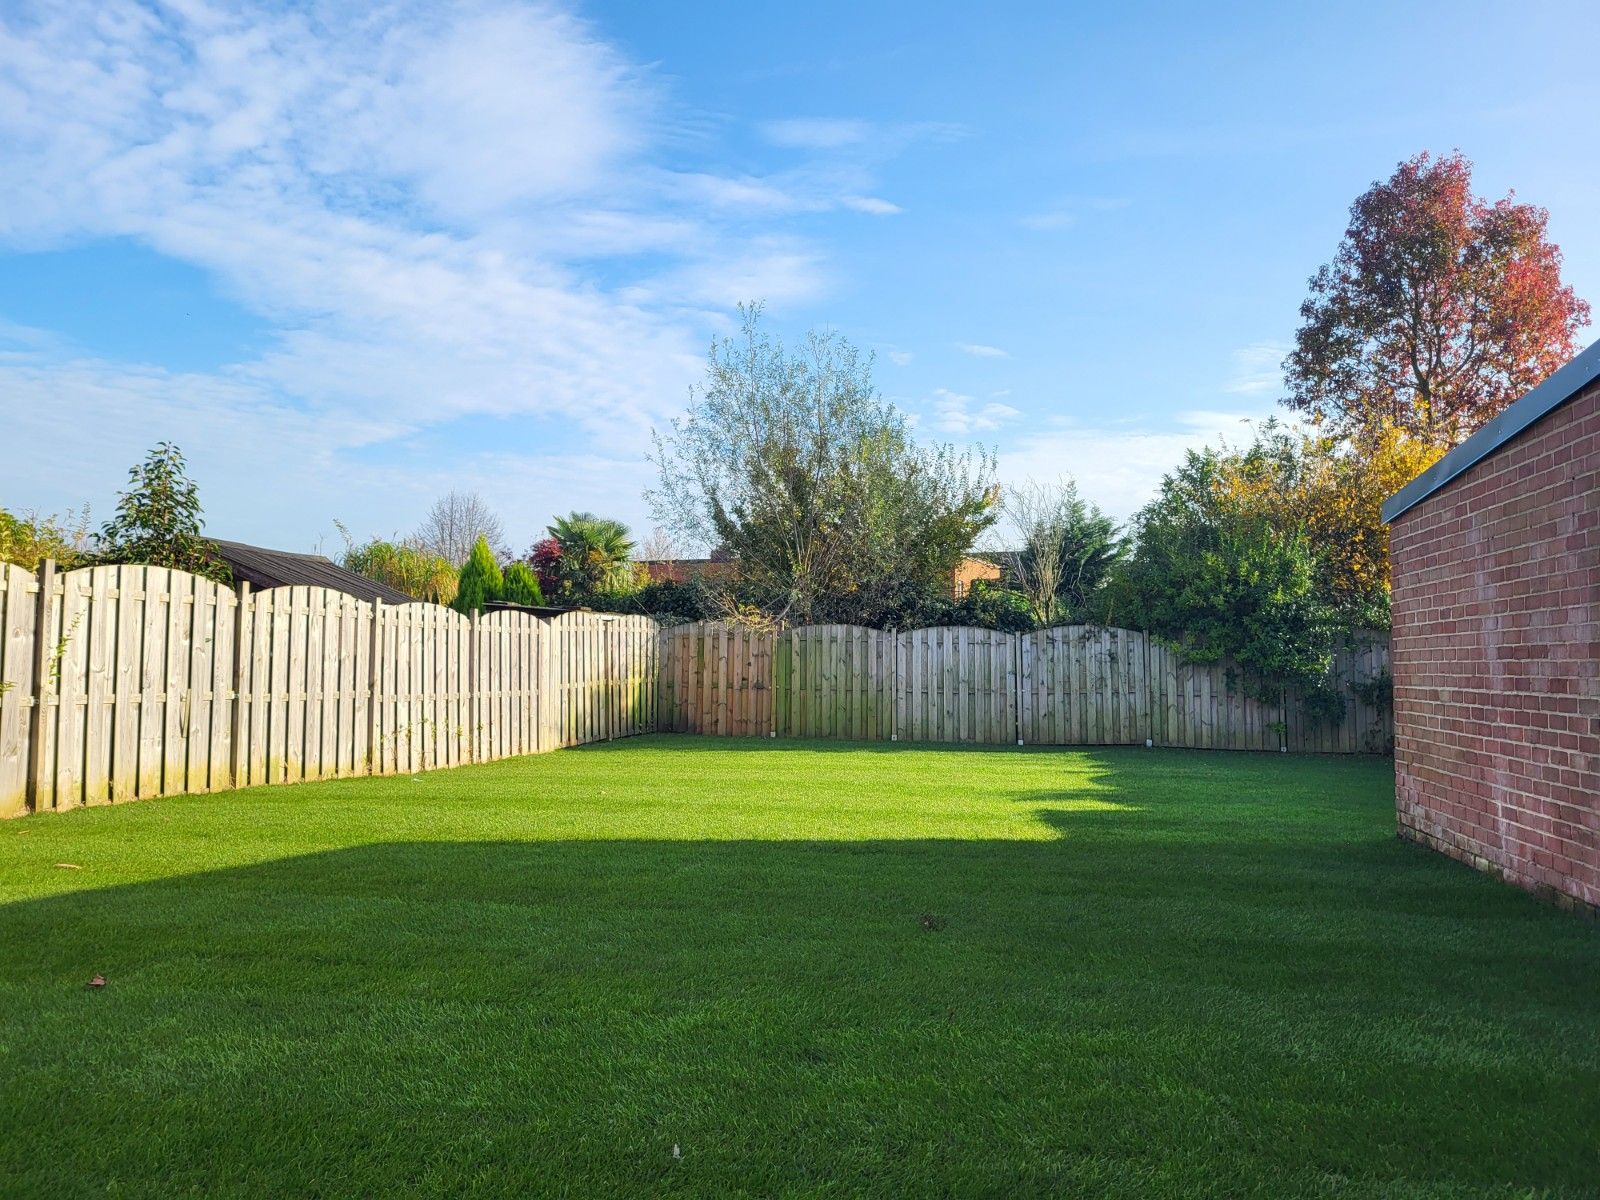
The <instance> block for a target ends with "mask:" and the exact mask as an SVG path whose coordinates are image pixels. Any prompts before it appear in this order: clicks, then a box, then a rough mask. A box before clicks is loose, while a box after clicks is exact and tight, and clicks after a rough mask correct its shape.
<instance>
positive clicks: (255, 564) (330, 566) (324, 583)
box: [213, 539, 416, 604]
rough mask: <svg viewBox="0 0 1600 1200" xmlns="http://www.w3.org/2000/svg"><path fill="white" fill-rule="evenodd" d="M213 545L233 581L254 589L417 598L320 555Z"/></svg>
mask: <svg viewBox="0 0 1600 1200" xmlns="http://www.w3.org/2000/svg"><path fill="white" fill-rule="evenodd" d="M213 541H215V539H213ZM215 544H216V547H217V557H219V558H221V559H222V560H223V561H224V562H226V563H227V564H228V565H229V566H230V567H232V568H233V578H234V580H235V581H236V582H240V583H248V584H249V585H250V586H251V587H253V588H257V589H264V588H274V587H288V586H291V585H304V586H307V587H325V588H332V589H333V590H334V591H336V592H345V593H348V594H349V595H351V596H357V597H359V598H360V599H362V600H366V601H368V602H369V603H370V602H371V601H374V600H382V601H383V602H384V603H385V604H412V603H415V601H416V597H415V596H408V595H406V594H405V593H404V592H402V591H400V590H399V589H398V588H392V587H390V586H389V585H388V584H384V583H379V582H378V581H377V580H375V579H368V578H367V577H366V576H365V575H357V574H356V573H355V572H354V571H347V570H345V569H344V568H343V567H341V566H338V565H337V564H335V563H333V562H331V561H330V560H329V559H327V558H324V557H323V556H322V555H320V554H293V553H290V552H289V551H287V550H268V549H266V548H265V547H263V546H247V545H245V544H244V543H243V542H215Z"/></svg>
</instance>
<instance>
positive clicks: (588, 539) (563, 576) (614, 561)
mask: <svg viewBox="0 0 1600 1200" xmlns="http://www.w3.org/2000/svg"><path fill="white" fill-rule="evenodd" d="M550 536H551V537H552V538H554V539H555V542H556V544H557V545H558V546H559V547H560V548H561V556H560V560H559V562H558V564H557V574H558V575H559V578H560V582H561V587H562V590H563V591H564V592H566V593H567V594H568V595H570V596H573V597H578V598H581V597H585V596H595V595H602V594H605V593H609V592H620V591H626V590H627V589H628V587H629V585H630V584H631V583H632V582H633V572H632V569H631V568H630V567H629V564H628V559H629V557H630V556H631V555H632V554H633V539H632V538H631V537H630V535H629V532H628V527H627V526H626V525H624V524H623V523H622V522H621V521H613V520H612V519H611V518H609V517H597V516H595V515H594V514H593V513H587V512H573V513H568V514H567V515H566V516H564V517H557V518H556V519H555V521H553V522H552V523H551V525H550Z"/></svg>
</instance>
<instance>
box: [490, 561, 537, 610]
mask: <svg viewBox="0 0 1600 1200" xmlns="http://www.w3.org/2000/svg"><path fill="white" fill-rule="evenodd" d="M500 599H501V600H504V601H506V602H507V603H509V604H528V605H539V604H543V603H544V592H543V591H541V590H540V588H539V581H538V579H536V578H535V577H534V574H533V572H532V571H531V570H530V569H529V568H528V564H527V563H525V562H521V561H518V562H514V563H511V564H510V565H509V566H507V567H506V569H505V582H504V587H503V588H502V589H501V593H500Z"/></svg>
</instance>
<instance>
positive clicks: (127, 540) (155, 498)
mask: <svg viewBox="0 0 1600 1200" xmlns="http://www.w3.org/2000/svg"><path fill="white" fill-rule="evenodd" d="M202 525H203V523H202V521H201V508H200V492H199V489H197V488H196V487H195V485H194V481H193V480H192V479H190V478H189V475H188V471H187V466H186V464H185V463H184V460H183V452H182V451H181V450H179V449H178V448H177V447H176V446H174V445H173V444H172V443H171V442H162V443H160V444H159V445H157V446H156V447H155V449H153V450H151V451H150V453H149V454H147V455H146V456H145V460H144V461H143V462H142V463H139V464H137V465H135V466H134V467H133V468H132V469H131V470H130V471H129V472H128V490H127V491H125V492H122V493H121V494H120V495H119V496H118V498H117V513H116V516H114V517H112V518H111V520H109V521H107V522H106V523H105V525H104V526H102V527H101V530H100V542H101V550H100V554H99V559H100V561H101V562H106V563H149V564H150V565H151V566H156V567H175V568H177V569H178V570H180V571H188V572H190V573H192V574H195V575H204V576H205V577H206V578H208V579H215V580H216V581H217V582H218V583H232V582H233V572H232V570H231V569H230V568H229V567H228V564H227V563H225V562H223V561H222V560H221V559H220V558H219V557H217V547H216V544H215V543H214V542H209V541H207V540H206V538H205V537H204V535H203V534H202V533H201V529H202Z"/></svg>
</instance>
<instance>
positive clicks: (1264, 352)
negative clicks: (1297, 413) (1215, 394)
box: [1222, 341, 1293, 396]
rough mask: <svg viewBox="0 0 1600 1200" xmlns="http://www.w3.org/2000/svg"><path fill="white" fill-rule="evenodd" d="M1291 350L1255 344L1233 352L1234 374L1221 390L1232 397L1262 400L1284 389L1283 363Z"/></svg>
mask: <svg viewBox="0 0 1600 1200" xmlns="http://www.w3.org/2000/svg"><path fill="white" fill-rule="evenodd" d="M1292 348H1293V347H1291V346H1288V345H1286V344H1284V343H1283V342H1271V341H1268V342H1254V343H1252V344H1250V345H1248V346H1241V347H1240V348H1239V349H1237V350H1235V351H1234V352H1233V374H1232V376H1231V377H1230V378H1229V379H1228V381H1227V382H1226V383H1225V384H1223V385H1222V390H1223V391H1224V392H1226V393H1228V394H1229V395H1233V396H1264V395H1268V394H1270V393H1274V392H1279V391H1281V390H1282V389H1283V360H1284V358H1285V357H1286V356H1287V355H1288V353H1289V351H1290V350H1291V349H1292Z"/></svg>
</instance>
